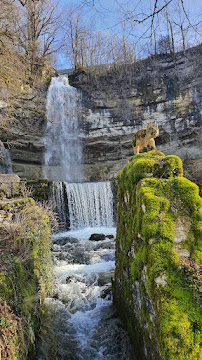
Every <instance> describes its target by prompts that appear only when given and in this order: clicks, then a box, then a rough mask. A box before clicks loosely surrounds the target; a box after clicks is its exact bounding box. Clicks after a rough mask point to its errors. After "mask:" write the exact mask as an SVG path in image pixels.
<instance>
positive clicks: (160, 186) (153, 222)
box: [114, 150, 202, 360]
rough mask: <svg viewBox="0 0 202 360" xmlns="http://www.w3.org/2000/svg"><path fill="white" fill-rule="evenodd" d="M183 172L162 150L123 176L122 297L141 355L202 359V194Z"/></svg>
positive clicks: (142, 157) (133, 163) (118, 297)
mask: <svg viewBox="0 0 202 360" xmlns="http://www.w3.org/2000/svg"><path fill="white" fill-rule="evenodd" d="M182 174H183V168H182V162H181V160H180V159H179V158H178V157H176V156H167V157H164V155H163V154H162V153H159V152H157V151H155V150H154V151H151V152H148V153H144V154H139V155H137V156H133V157H132V158H130V159H129V164H128V165H126V166H125V167H124V168H123V169H122V171H121V172H120V174H119V178H118V224H117V238H116V247H117V250H116V273H115V281H114V301H115V304H116V306H117V308H118V311H119V313H120V316H121V317H122V319H123V321H124V323H125V324H126V327H127V329H128V331H129V334H130V336H131V339H132V341H133V344H134V348H135V349H136V350H137V356H138V359H145V357H144V348H145V345H146V348H147V351H148V352H150V355H151V357H152V358H155V360H158V359H161V356H162V357H163V359H164V360H176V359H180V360H192V359H198V360H199V359H201V353H200V341H201V325H202V317H201V307H200V301H199V300H200V286H201V284H200V281H201V280H200V279H201V278H200V269H201V267H200V259H201V242H202V226H201V224H202V199H201V198H200V196H199V190H198V187H197V186H196V185H195V184H193V183H192V182H190V181H189V180H187V179H185V178H183V177H182ZM138 289H139V290H138ZM139 292H140V293H139ZM138 293H139V295H138ZM135 294H136V295H135ZM138 297H139V300H138ZM138 301H139V302H138ZM140 302H141V303H140ZM142 339H144V341H142ZM144 344H145V345H144Z"/></svg>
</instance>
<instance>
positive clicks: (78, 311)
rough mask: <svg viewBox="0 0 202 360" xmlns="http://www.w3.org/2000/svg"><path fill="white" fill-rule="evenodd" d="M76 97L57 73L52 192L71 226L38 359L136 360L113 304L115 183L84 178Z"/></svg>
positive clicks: (51, 104)
mask: <svg viewBox="0 0 202 360" xmlns="http://www.w3.org/2000/svg"><path fill="white" fill-rule="evenodd" d="M76 99H77V91H76V90H75V89H73V88H71V87H70V86H69V85H68V81H67V78H65V77H63V78H54V79H52V82H51V85H50V88H49V93H48V104H47V108H48V111H47V112H48V117H49V120H50V121H51V122H50V123H49V124H48V126H47V131H48V134H47V136H46V139H45V144H46V155H45V162H46V168H45V170H44V174H45V175H46V176H48V178H49V179H52V180H56V181H54V182H53V184H52V198H53V200H54V202H55V204H56V211H57V214H58V217H59V219H60V222H61V224H62V229H63V232H60V233H57V234H56V235H55V236H54V240H53V261H54V269H55V273H56V276H57V277H56V283H55V290H54V296H53V297H49V298H46V299H45V304H44V305H45V306H44V312H43V315H42V318H41V330H40V342H39V349H38V357H37V360H117V359H119V360H135V358H134V354H133V351H132V348H131V345H130V343H129V340H128V337H127V334H126V332H125V330H124V329H123V327H122V324H121V322H120V320H119V319H118V318H117V317H116V314H115V309H114V308H113V305H112V292H111V278H112V277H113V274H114V268H115V262H114V251H115V245H114V237H115V232H116V229H115V227H113V226H114V220H113V194H112V190H111V185H110V182H109V181H107V182H97V183H80V182H79V181H81V178H82V176H81V172H80V171H79V170H78V169H79V164H80V160H81V146H80V142H79V140H78V121H77V120H78V119H77V109H76V105H77V100H76ZM65 102H66V103H65ZM58 164H59V165H60V166H59V167H58V166H57V165H58ZM48 165H49V167H48ZM67 181H71V183H70V182H67ZM77 181H78V182H77ZM67 229H70V230H69V231H67ZM64 230H65V231H64ZM93 233H96V236H95V235H94V237H92V236H91V235H92V234H93ZM92 238H93V239H95V238H96V241H95V240H92Z"/></svg>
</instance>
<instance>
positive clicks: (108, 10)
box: [58, 0, 202, 68]
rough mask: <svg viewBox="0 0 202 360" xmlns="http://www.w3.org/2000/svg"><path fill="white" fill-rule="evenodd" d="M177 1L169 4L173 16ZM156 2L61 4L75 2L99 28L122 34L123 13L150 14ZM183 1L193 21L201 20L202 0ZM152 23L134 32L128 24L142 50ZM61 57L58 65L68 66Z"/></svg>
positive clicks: (100, 0)
mask: <svg viewBox="0 0 202 360" xmlns="http://www.w3.org/2000/svg"><path fill="white" fill-rule="evenodd" d="M167 1H168V0H167ZM177 1H178V0H173V1H172V2H171V4H170V5H169V9H170V13H171V14H172V16H177V15H176V14H175V11H173V12H172V10H173V7H174V5H175V4H176V3H177ZM154 2H155V0H94V5H95V6H93V0H60V1H59V6H60V8H65V7H67V6H68V5H70V4H73V5H74V6H75V7H78V9H79V10H81V11H82V13H83V15H84V17H85V19H86V21H87V22H88V21H91V19H92V18H93V20H94V21H95V22H96V27H97V30H99V31H102V32H106V34H107V33H108V32H110V31H111V30H113V31H114V32H116V34H118V35H121V33H122V26H121V23H122V20H121V16H123V14H127V16H128V17H130V16H131V10H133V11H134V12H135V14H138V13H142V14H143V13H144V14H150V13H151V10H150V9H153V6H154ZM164 3H165V1H164V0H159V1H158V4H159V5H158V8H159V7H160V6H161V5H164ZM183 3H184V7H185V9H186V11H187V13H188V15H189V18H190V21H191V22H193V23H196V22H198V21H199V20H202V0H183ZM176 19H177V18H176ZM150 24H151V20H149V21H148V22H145V23H144V24H142V25H136V26H135V28H134V29H133V32H132V31H131V27H130V25H129V24H128V25H127V32H128V36H134V33H135V37H136V41H137V46H139V48H140V51H141V42H142V43H143V42H144V39H143V35H142V34H144V32H145V31H146V29H147V28H149V25H150ZM161 31H162V35H163V34H164V33H163V31H164V27H163V25H162V26H161ZM146 36H148V34H146V35H145V37H146ZM142 46H143V45H142ZM59 59H60V61H59V64H58V66H59V67H60V68H64V67H66V60H65V57H64V56H60V57H59Z"/></svg>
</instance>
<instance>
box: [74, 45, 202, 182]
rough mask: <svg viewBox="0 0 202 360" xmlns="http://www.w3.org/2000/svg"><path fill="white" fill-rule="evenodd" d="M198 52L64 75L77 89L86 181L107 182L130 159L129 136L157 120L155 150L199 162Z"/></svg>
mask: <svg viewBox="0 0 202 360" xmlns="http://www.w3.org/2000/svg"><path fill="white" fill-rule="evenodd" d="M201 56H202V47H201V46H198V47H196V48H193V49H189V50H187V51H186V52H185V53H178V54H177V55H176V56H175V57H172V56H171V55H159V56H157V57H155V58H149V59H146V60H143V61H138V62H136V63H135V64H132V65H127V66H124V65H123V66H119V67H117V69H113V70H109V71H108V72H105V73H100V74H98V75H96V74H94V75H93V74H88V73H85V72H80V73H78V74H77V75H72V76H71V75H70V76H69V80H70V83H71V85H72V86H76V87H78V88H80V89H82V90H83V104H82V106H83V107H82V109H81V113H82V116H81V124H80V127H81V129H82V130H81V132H80V137H81V138H82V139H83V144H84V174H85V178H86V179H88V180H91V179H92V180H99V179H109V178H112V177H113V176H116V175H117V172H118V170H120V169H121V167H122V166H123V165H124V164H125V163H126V162H127V158H128V157H129V156H131V155H132V154H133V150H132V146H131V138H132V134H133V133H134V132H136V131H137V130H139V129H140V128H142V127H146V125H147V124H148V122H150V121H157V124H158V126H159V130H160V136H159V137H158V138H157V139H156V144H157V148H158V149H159V150H160V151H163V152H165V154H167V155H168V154H172V153H175V154H177V155H178V156H180V157H181V158H182V159H183V160H184V159H186V158H188V159H193V158H197V157H199V158H200V157H201V154H202V145H201V144H202V142H201V127H202V120H201V112H202V105H201V104H202V101H201V98H202V94H201V91H202V90H201V82H202V69H201V66H200V63H201V60H200V59H201Z"/></svg>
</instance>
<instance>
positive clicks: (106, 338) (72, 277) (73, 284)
mask: <svg viewBox="0 0 202 360" xmlns="http://www.w3.org/2000/svg"><path fill="white" fill-rule="evenodd" d="M93 232H96V233H102V234H103V233H105V234H106V235H114V236H115V228H103V227H102V228H85V229H82V230H72V231H68V232H63V233H60V234H57V235H56V236H55V237H54V250H53V254H54V259H55V260H54V264H55V272H56V275H57V281H56V285H55V296H54V298H47V299H46V300H45V306H46V312H45V314H44V316H43V318H42V329H41V337H42V339H41V346H40V357H39V358H38V359H40V360H59V359H61V360H79V359H82V360H105V359H108V360H119V359H120V360H126V359H127V360H134V359H135V358H134V355H133V353H132V349H131V346H130V344H129V341H128V337H127V334H126V332H125V331H124V330H123V327H122V325H121V323H120V320H119V319H118V318H117V317H116V316H115V311H114V308H113V305H112V296H111V277H112V276H113V273H114V268H115V264H114V248H115V245H114V238H113V239H109V238H106V239H105V240H103V241H89V240H88V239H89V237H90V234H92V233H93ZM44 334H45V338H44V337H43V335H44Z"/></svg>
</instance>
